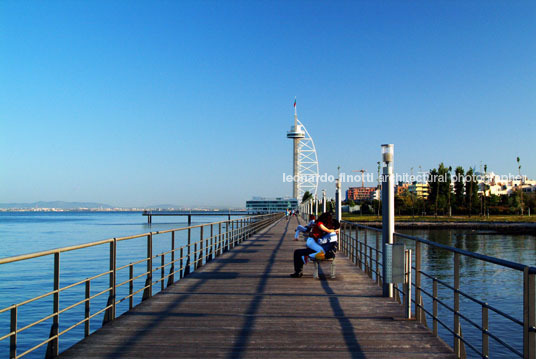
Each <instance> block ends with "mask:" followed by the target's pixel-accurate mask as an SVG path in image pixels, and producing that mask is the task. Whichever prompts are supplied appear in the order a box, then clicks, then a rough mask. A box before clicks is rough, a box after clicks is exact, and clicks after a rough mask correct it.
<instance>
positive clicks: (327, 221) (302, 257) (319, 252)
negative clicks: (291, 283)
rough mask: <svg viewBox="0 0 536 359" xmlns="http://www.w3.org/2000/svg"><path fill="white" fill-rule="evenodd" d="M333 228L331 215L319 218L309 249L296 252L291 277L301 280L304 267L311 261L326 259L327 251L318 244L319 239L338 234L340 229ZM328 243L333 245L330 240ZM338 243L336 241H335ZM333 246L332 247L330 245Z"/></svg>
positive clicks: (309, 242)
mask: <svg viewBox="0 0 536 359" xmlns="http://www.w3.org/2000/svg"><path fill="white" fill-rule="evenodd" d="M332 226H333V219H332V217H331V214H329V213H322V214H321V215H320V216H319V217H318V221H317V222H316V223H315V225H314V226H313V228H312V229H311V237H309V238H308V239H307V248H303V249H296V250H295V251H294V273H292V274H291V275H290V276H291V277H293V278H300V277H301V276H302V275H303V265H304V264H307V262H308V261H309V259H315V258H316V259H324V258H325V253H326V252H325V251H324V248H323V247H322V246H321V245H320V244H318V243H317V239H319V238H322V237H324V236H326V235H330V234H331V233H335V234H338V233H339V229H331V228H329V227H332ZM326 242H327V243H331V241H330V240H329V239H328V240H327V241H326ZM335 243H336V240H335ZM330 246H332V245H330Z"/></svg>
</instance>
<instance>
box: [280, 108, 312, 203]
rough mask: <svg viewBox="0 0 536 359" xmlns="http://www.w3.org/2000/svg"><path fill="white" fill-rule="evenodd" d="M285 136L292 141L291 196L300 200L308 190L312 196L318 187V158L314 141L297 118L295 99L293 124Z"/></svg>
mask: <svg viewBox="0 0 536 359" xmlns="http://www.w3.org/2000/svg"><path fill="white" fill-rule="evenodd" d="M287 138H291V139H292V140H293V142H294V150H293V157H292V158H293V161H292V162H293V176H294V180H293V181H294V184H293V188H292V197H293V198H296V199H298V201H301V199H302V198H303V194H304V193H305V192H306V191H309V192H310V193H311V194H312V195H313V196H315V195H316V192H317V189H318V159H317V156H316V148H315V143H314V142H313V139H312V137H311V136H310V135H309V132H307V129H306V128H305V126H304V125H303V124H302V123H301V122H300V120H298V112H297V110H296V100H294V126H291V127H290V131H288V132H287Z"/></svg>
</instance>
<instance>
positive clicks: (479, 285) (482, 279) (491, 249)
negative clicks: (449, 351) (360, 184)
mask: <svg viewBox="0 0 536 359" xmlns="http://www.w3.org/2000/svg"><path fill="white" fill-rule="evenodd" d="M400 232H401V233H405V234H410V235H412V236H416V237H421V238H425V239H428V240H430V241H434V242H438V243H441V244H445V245H449V246H453V247H456V248H460V249H464V250H467V251H471V252H477V253H481V254H485V255H488V256H492V257H497V258H501V259H505V260H509V261H513V262H518V263H522V264H525V265H530V266H536V237H534V236H530V235H504V234H489V233H488V234H486V233H484V232H478V231H467V230H454V229H453V230H401V231H400ZM359 238H360V241H364V235H363V232H362V231H361V232H360V236H359ZM380 238H381V234H380ZM371 240H372V242H371ZM368 241H369V242H368V243H369V245H372V246H375V235H374V234H373V233H371V232H369V234H368ZM397 243H404V244H405V245H406V248H408V249H412V250H413V265H414V263H415V262H414V261H415V255H414V254H415V243H414V241H411V240H405V239H397ZM421 248H422V269H421V270H422V271H423V272H425V273H427V274H429V275H431V276H433V277H436V278H437V279H439V280H441V281H444V282H446V283H448V284H449V285H451V286H454V255H453V254H452V253H451V252H448V251H445V250H441V249H438V248H436V247H430V246H427V245H424V244H422V245H421ZM460 266H461V268H460V276H461V279H460V290H461V291H462V292H464V293H466V294H468V295H470V296H472V297H474V298H476V299H478V300H480V301H483V302H487V303H488V304H489V305H491V306H493V307H495V308H497V309H499V310H501V311H503V312H505V313H507V314H508V315H510V316H512V317H514V318H516V319H518V320H520V321H522V320H523V273H522V272H519V271H516V270H512V269H508V268H505V267H502V266H498V265H494V264H490V263H486V262H483V261H480V260H476V259H472V258H470V257H464V256H461V258H460ZM421 278H422V286H423V288H424V289H425V290H426V291H427V292H429V293H432V288H433V282H432V280H431V279H428V278H426V277H425V276H424V275H422V276H421ZM414 281H415V272H413V282H414ZM400 288H401V286H400ZM412 294H413V299H415V298H414V294H415V290H414V289H413V293H412ZM422 297H423V301H424V306H425V308H426V310H427V311H429V312H430V313H432V312H433V307H432V300H431V298H430V297H428V296H427V295H425V294H423V295H422ZM438 297H439V298H440V300H441V301H443V302H444V303H445V304H447V305H448V306H450V307H451V308H454V297H453V291H452V290H451V289H448V288H447V287H444V286H442V285H440V284H438ZM460 312H461V314H462V315H465V316H467V317H468V318H469V319H470V320H472V321H473V322H475V323H477V324H478V325H481V324H482V306H481V305H480V304H478V303H474V302H472V301H471V300H469V299H467V298H465V297H463V296H460ZM426 316H427V324H428V327H429V328H430V329H431V328H432V320H431V316H429V315H426ZM438 317H439V319H440V320H441V321H443V322H444V323H445V324H446V325H447V326H448V327H449V328H451V329H452V328H454V325H453V323H454V315H453V313H452V311H449V310H448V309H446V308H445V307H443V306H442V305H440V304H439V305H438ZM460 322H461V326H462V334H463V337H464V339H467V340H468V341H469V342H470V343H472V344H473V345H474V346H475V347H476V349H477V350H481V349H482V348H481V345H482V335H481V332H480V331H479V330H477V329H476V328H475V327H474V326H472V325H471V324H470V323H469V322H467V321H465V320H463V319H461V320H460ZM438 328H439V334H440V337H441V338H443V340H444V341H445V342H446V343H447V344H448V345H450V346H451V347H453V336H452V335H451V333H449V332H448V331H447V330H446V329H445V328H443V327H442V326H441V325H440V324H438ZM489 330H490V332H491V333H492V334H494V335H496V336H498V337H499V338H500V339H501V340H503V341H504V342H506V343H507V344H509V345H511V346H512V347H514V348H515V349H517V350H518V351H520V352H521V353H522V352H523V334H522V333H523V332H522V327H521V326H519V325H518V324H515V323H513V322H512V321H510V320H507V319H504V317H502V316H500V315H498V314H496V313H494V312H493V311H492V310H491V309H490V310H489ZM489 345H490V357H491V358H504V359H510V358H516V357H517V356H516V354H514V353H512V352H511V351H509V350H508V349H506V348H504V347H502V346H501V345H499V344H498V343H497V342H496V341H495V340H494V339H492V338H491V337H490V338H489ZM466 351H467V356H468V357H469V358H479V356H478V355H477V354H476V353H475V351H473V350H472V349H471V348H469V347H468V346H467V347H466Z"/></svg>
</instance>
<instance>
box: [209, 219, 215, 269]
mask: <svg viewBox="0 0 536 359" xmlns="http://www.w3.org/2000/svg"><path fill="white" fill-rule="evenodd" d="M209 252H210V254H209V257H208V260H210V261H211V260H212V258H214V225H213V224H211V225H210V251H209Z"/></svg>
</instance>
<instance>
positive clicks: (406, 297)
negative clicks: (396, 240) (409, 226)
mask: <svg viewBox="0 0 536 359" xmlns="http://www.w3.org/2000/svg"><path fill="white" fill-rule="evenodd" d="M405 265H406V284H405V285H406V288H405V289H406V290H405V292H406V293H405V295H404V303H405V306H404V308H405V310H406V318H407V319H411V289H412V288H411V277H412V273H411V249H408V250H406V263H405Z"/></svg>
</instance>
